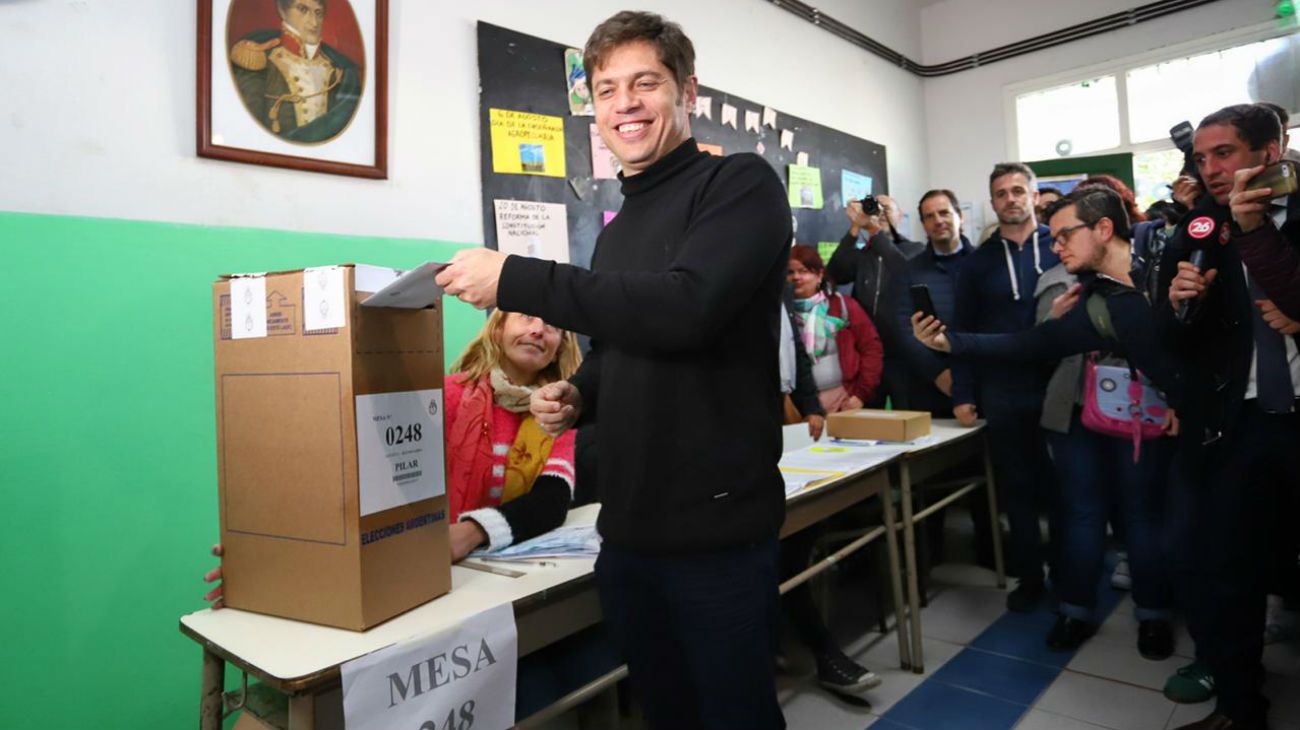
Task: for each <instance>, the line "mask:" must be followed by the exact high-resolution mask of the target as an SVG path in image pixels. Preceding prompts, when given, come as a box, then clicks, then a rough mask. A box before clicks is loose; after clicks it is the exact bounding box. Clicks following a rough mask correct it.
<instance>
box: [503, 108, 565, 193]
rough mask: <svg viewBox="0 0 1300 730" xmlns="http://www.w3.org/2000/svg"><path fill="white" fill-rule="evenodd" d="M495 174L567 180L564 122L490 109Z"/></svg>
mask: <svg viewBox="0 0 1300 730" xmlns="http://www.w3.org/2000/svg"><path fill="white" fill-rule="evenodd" d="M488 122H489V124H490V126H491V128H492V172H500V173H506V174H511V175H544V176H546V177H564V175H565V172H564V118H563V117H549V116H546V115H545V114H531V113H529V112H516V111H510V110H509V109H489V110H488Z"/></svg>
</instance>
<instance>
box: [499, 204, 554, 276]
mask: <svg viewBox="0 0 1300 730" xmlns="http://www.w3.org/2000/svg"><path fill="white" fill-rule="evenodd" d="M493 202H494V203H495V204H496V217H497V250H498V251H500V252H501V253H506V254H515V255H517V256H527V257H529V258H534V259H547V260H549V261H556V262H558V263H561V264H567V263H569V220H568V213H567V212H566V209H565V207H564V204H563V203H535V202H533V201H531V200H496V201H493Z"/></svg>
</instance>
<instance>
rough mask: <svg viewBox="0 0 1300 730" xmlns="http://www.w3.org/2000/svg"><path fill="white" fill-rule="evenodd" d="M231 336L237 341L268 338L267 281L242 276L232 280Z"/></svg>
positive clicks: (260, 278)
mask: <svg viewBox="0 0 1300 730" xmlns="http://www.w3.org/2000/svg"><path fill="white" fill-rule="evenodd" d="M230 336H231V337H232V338H234V339H236V340H244V339H251V338H253V337H266V279H265V278H264V277H261V276H241V277H237V278H234V279H231V280H230Z"/></svg>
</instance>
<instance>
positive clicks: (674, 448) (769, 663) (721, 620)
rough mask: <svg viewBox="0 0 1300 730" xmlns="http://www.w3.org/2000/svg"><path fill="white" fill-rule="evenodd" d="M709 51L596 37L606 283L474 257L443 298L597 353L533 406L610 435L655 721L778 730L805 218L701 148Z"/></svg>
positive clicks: (756, 160)
mask: <svg viewBox="0 0 1300 730" xmlns="http://www.w3.org/2000/svg"><path fill="white" fill-rule="evenodd" d="M694 55H695V54H694V49H693V47H692V46H691V42H690V40H689V39H688V38H687V37H686V36H685V35H684V34H683V33H682V30H681V28H680V27H679V26H677V25H676V24H674V23H670V22H668V21H666V20H664V19H663V18H661V17H660V16H657V15H653V14H649V13H637V12H622V13H619V14H617V15H615V16H613V17H612V18H610V19H609V20H607V21H605V22H604V23H602V24H601V25H600V26H599V27H597V28H596V30H595V31H594V32H593V33H592V36H591V38H590V39H589V40H588V42H587V47H586V50H585V52H584V62H585V64H586V67H587V74H588V78H589V79H590V81H591V88H592V90H593V92H594V102H595V111H596V124H597V127H598V129H599V130H600V133H601V136H602V138H603V139H604V140H605V143H606V144H607V145H608V146H609V148H610V150H611V151H612V152H614V154H615V155H616V156H617V157H618V158H619V160H620V161H621V162H622V163H623V173H622V174H621V175H620V176H619V177H620V179H621V181H622V185H623V194H624V196H625V201H624V203H623V208H622V210H621V211H620V212H619V215H618V217H617V218H615V219H614V220H613V222H611V223H610V224H609V226H607V227H606V228H605V229H604V230H603V231H602V233H601V234H600V237H599V238H598V239H597V243H596V251H595V254H594V256H593V258H592V266H591V270H590V271H587V270H584V269H581V268H578V267H574V266H567V265H562V264H556V263H553V262H550V261H542V260H537V259H528V258H523V257H519V256H509V257H506V256H502V255H501V254H500V253H499V252H496V251H490V250H487V249H475V250H471V251H463V252H460V253H458V254H457V256H456V258H455V259H453V262H452V264H451V265H450V266H449V267H448V268H447V269H446V270H444V271H443V272H442V273H441V274H439V275H438V283H439V284H440V285H442V286H443V287H444V288H445V289H446V291H447V293H448V294H451V295H453V296H459V297H460V298H461V299H462V300H464V301H467V302H469V303H471V304H473V305H475V306H479V307H487V306H494V305H496V306H500V307H501V308H502V309H506V310H509V311H517V312H525V313H528V314H533V315H537V316H540V317H542V318H543V319H545V320H546V321H547V322H549V323H551V324H554V325H556V326H559V327H563V328H566V329H571V330H576V331H578V332H581V333H584V334H588V335H590V336H591V341H592V347H591V353H590V355H588V357H587V359H586V361H585V362H584V363H583V365H582V368H581V369H580V370H579V371H578V373H577V374H575V375H574V376H573V378H572V379H571V381H568V382H559V383H552V384H550V385H547V386H544V387H543V388H541V389H539V390H538V391H537V392H536V393H535V394H534V396H533V414H534V415H535V416H536V417H537V420H538V422H539V424H541V425H542V427H543V428H544V429H546V430H547V431H548V432H549V433H552V434H558V433H560V432H562V431H563V430H565V429H567V428H571V427H573V426H574V425H575V424H580V423H584V422H592V421H594V422H597V423H599V428H600V438H599V441H598V442H597V450H598V452H599V458H598V467H597V468H598V474H599V477H598V478H599V484H598V487H597V488H598V491H599V494H600V501H601V504H602V507H601V513H600V518H599V523H598V528H599V531H600V534H601V536H602V538H603V539H604V544H603V547H602V550H601V555H600V558H599V560H598V561H597V563H596V579H597V585H598V587H599V590H600V595H601V603H602V608H603V610H604V616H605V620H606V622H607V625H608V626H609V627H610V629H611V632H612V634H613V636H614V638H615V641H616V642H617V643H618V644H619V645H620V648H621V649H622V651H623V652H624V656H625V658H626V659H627V662H628V666H629V668H630V670H631V677H632V684H633V687H634V689H635V691H636V693H637V695H638V697H639V699H640V700H641V704H642V707H643V709H644V711H645V713H646V716H647V719H649V721H650V723H651V725H652V726H653V727H656V728H669V727H672V728H718V729H719V730H721V729H723V728H740V727H743V728H747V729H754V730H766V729H767V728H780V727H784V726H785V723H784V720H783V719H782V716H781V709H780V706H779V705H778V703H777V700H776V689H775V680H774V676H773V647H774V642H775V629H776V622H777V616H778V613H777V604H778V593H777V584H778V575H777V570H778V560H777V557H778V543H777V533H778V530H779V529H780V527H781V523H782V521H783V519H784V507H785V499H784V489H783V485H782V479H781V476H780V472H779V471H778V469H777V462H778V461H779V460H780V456H781V421H782V402H781V392H780V384H779V381H780V375H779V372H778V368H779V357H778V347H779V337H780V326H779V320H778V317H779V316H780V301H781V290H782V286H783V283H784V280H785V271H786V268H787V266H788V259H789V249H790V239H791V230H790V229H791V226H790V220H791V218H790V209H789V206H788V203H787V202H786V196H785V190H784V187H783V186H782V184H781V181H780V179H779V178H778V177H777V175H776V173H775V172H774V170H773V169H772V167H771V166H770V165H769V164H768V163H766V162H765V161H764V160H763V159H762V158H760V157H758V156H756V155H752V154H737V155H731V156H728V157H714V156H711V155H708V154H706V153H703V152H701V151H700V150H699V148H698V147H697V146H696V144H695V141H694V139H692V138H691V131H690V113H691V111H692V109H693V107H694V104H695V98H696V89H697V82H696V79H695V76H694ZM498 290H499V294H498Z"/></svg>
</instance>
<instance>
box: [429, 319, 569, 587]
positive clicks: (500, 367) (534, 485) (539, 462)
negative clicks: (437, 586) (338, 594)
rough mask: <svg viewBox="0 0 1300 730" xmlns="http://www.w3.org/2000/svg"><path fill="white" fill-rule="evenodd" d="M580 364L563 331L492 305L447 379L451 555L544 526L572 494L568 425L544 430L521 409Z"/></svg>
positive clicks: (551, 524)
mask: <svg viewBox="0 0 1300 730" xmlns="http://www.w3.org/2000/svg"><path fill="white" fill-rule="evenodd" d="M581 361H582V354H581V352H580V351H579V349H578V340H577V338H576V337H575V336H574V335H573V333H572V332H565V331H563V330H560V329H557V328H556V327H552V326H551V325H548V324H546V323H545V322H543V321H542V320H540V319H538V318H537V317H532V316H529V315H526V314H517V313H514V312H503V311H501V310H499V309H498V310H496V311H494V312H493V313H492V315H491V316H489V317H488V320H487V323H486V324H485V325H484V326H483V329H482V331H480V332H479V334H478V337H476V338H475V339H474V341H473V342H471V343H470V344H469V346H468V347H466V348H465V352H463V353H461V356H460V357H459V358H458V359H457V360H456V362H455V363H453V364H452V366H451V372H452V373H453V374H452V375H449V376H448V377H447V381H446V392H445V395H444V397H445V403H446V440H447V501H448V504H449V506H450V509H451V522H452V524H451V557H452V560H453V561H455V560H460V559H461V558H463V557H465V556H466V555H467V554H468V553H469V552H470V551H472V550H474V549H475V548H478V547H480V546H484V545H486V546H487V547H488V549H490V550H495V549H499V548H503V547H506V546H507V545H511V544H513V543H516V542H521V541H523V540H527V539H529V538H532V537H536V536H537V535H540V534H542V533H543V532H547V531H549V530H553V529H555V528H556V527H559V526H560V525H561V524H562V523H563V522H564V517H565V514H566V513H567V512H568V509H569V502H570V501H572V499H573V481H574V466H573V440H574V434H575V433H576V432H575V431H572V430H570V431H568V432H566V433H564V434H563V435H561V436H560V437H559V438H558V439H556V438H552V437H550V436H547V435H546V434H545V433H543V432H542V429H541V428H540V427H538V425H537V421H536V420H535V419H534V418H533V416H532V414H530V413H529V412H528V402H529V399H530V398H531V396H532V393H533V390H534V389H536V388H538V387H540V386H542V385H545V384H547V383H550V382H554V381H557V380H567V379H568V378H569V376H571V375H573V373H574V372H576V371H577V369H578V365H579V363H580V362H581Z"/></svg>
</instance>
